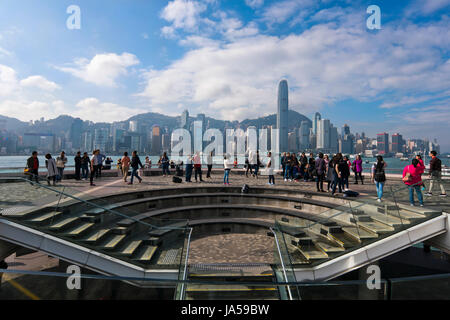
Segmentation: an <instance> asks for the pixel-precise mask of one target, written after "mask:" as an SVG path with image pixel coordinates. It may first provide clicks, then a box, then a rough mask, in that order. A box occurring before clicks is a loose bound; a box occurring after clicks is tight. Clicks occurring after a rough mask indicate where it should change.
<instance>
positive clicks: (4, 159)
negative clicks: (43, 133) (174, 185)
mask: <svg viewBox="0 0 450 320" xmlns="http://www.w3.org/2000/svg"><path fill="white" fill-rule="evenodd" d="M107 156H108V157H110V158H111V159H112V160H113V163H114V164H115V163H117V159H119V158H121V157H122V156H118V155H117V156H110V155H107ZM140 158H141V161H142V163H143V164H144V160H145V155H144V156H140ZM239 158H240V159H239V161H240V163H241V165H240V167H242V164H243V163H244V160H245V159H244V158H241V157H239ZM27 159H28V156H0V173H6V172H21V169H23V168H25V166H26V162H27ZM67 159H68V163H67V166H69V167H70V166H73V165H74V156H67ZM150 159H151V160H152V167H153V168H155V167H156V164H157V163H158V160H159V157H158V156H150ZM440 159H441V160H442V164H443V165H445V166H447V167H450V158H447V157H441V158H440ZM173 160H177V159H173ZM352 161H353V159H352ZM366 161H368V162H369V163H366ZM375 161H376V159H375V158H363V168H364V169H365V170H366V171H369V170H370V168H371V166H372V163H373V162H375ZM385 161H386V163H387V165H388V167H387V169H386V171H387V172H389V173H401V172H402V170H403V168H404V167H405V165H406V164H409V163H411V162H410V161H401V160H400V159H397V158H386V159H385ZM39 162H40V164H41V166H44V165H45V158H44V156H39ZM428 162H429V158H427V159H426V161H425V163H426V165H428ZM214 163H217V164H218V165H219V166H220V167H221V166H222V163H223V160H222V158H220V157H214ZM6 168H19V169H18V170H12V169H6ZM113 168H114V167H113Z"/></svg>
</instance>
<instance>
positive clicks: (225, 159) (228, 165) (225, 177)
mask: <svg viewBox="0 0 450 320" xmlns="http://www.w3.org/2000/svg"><path fill="white" fill-rule="evenodd" d="M229 157H230V156H229V155H225V156H224V157H223V168H224V173H223V184H225V185H230V182H229V176H230V171H231V168H232V167H233V162H231V161H230V159H229Z"/></svg>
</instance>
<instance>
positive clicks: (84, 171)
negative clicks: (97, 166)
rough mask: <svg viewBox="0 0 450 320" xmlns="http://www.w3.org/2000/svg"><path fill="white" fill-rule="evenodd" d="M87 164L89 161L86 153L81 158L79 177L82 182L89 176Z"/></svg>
mask: <svg viewBox="0 0 450 320" xmlns="http://www.w3.org/2000/svg"><path fill="white" fill-rule="evenodd" d="M89 163H90V159H89V156H88V154H87V152H85V153H83V157H81V176H82V177H83V180H87V178H88V174H89Z"/></svg>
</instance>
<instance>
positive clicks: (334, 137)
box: [329, 124, 339, 153]
mask: <svg viewBox="0 0 450 320" xmlns="http://www.w3.org/2000/svg"><path fill="white" fill-rule="evenodd" d="M338 138H339V135H338V128H336V127H334V126H333V125H332V124H330V144H329V150H330V152H332V153H336V152H337V150H338V143H339V142H338Z"/></svg>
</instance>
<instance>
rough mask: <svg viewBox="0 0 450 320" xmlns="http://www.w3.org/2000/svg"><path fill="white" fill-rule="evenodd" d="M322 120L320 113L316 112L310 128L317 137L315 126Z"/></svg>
mask: <svg viewBox="0 0 450 320" xmlns="http://www.w3.org/2000/svg"><path fill="white" fill-rule="evenodd" d="M321 119H322V116H321V115H320V113H318V112H316V114H315V115H314V121H313V124H312V126H313V127H312V128H313V133H314V134H315V135H316V136H317V125H318V123H319V122H320V120H321Z"/></svg>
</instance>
